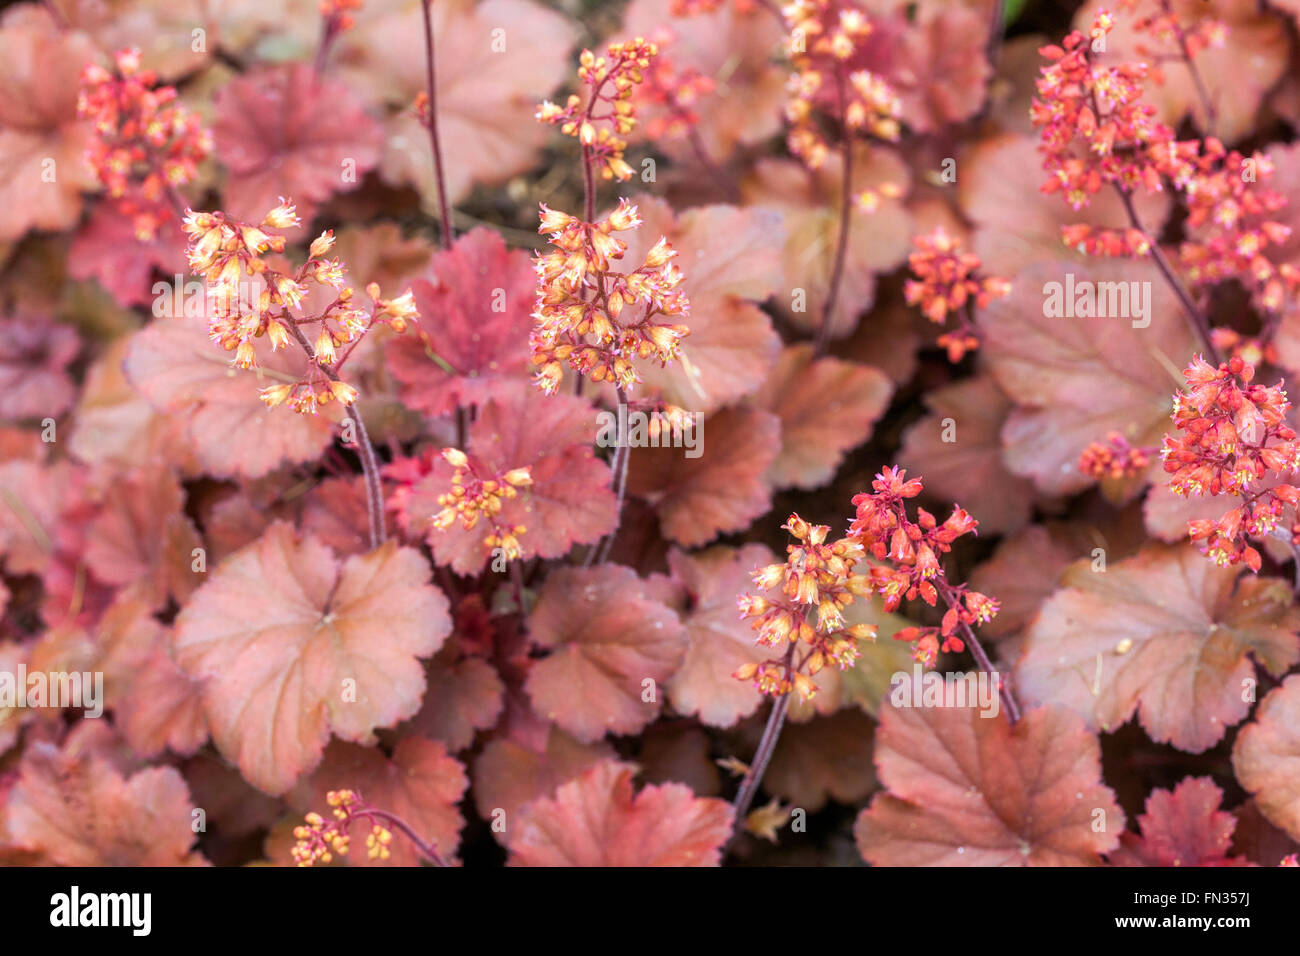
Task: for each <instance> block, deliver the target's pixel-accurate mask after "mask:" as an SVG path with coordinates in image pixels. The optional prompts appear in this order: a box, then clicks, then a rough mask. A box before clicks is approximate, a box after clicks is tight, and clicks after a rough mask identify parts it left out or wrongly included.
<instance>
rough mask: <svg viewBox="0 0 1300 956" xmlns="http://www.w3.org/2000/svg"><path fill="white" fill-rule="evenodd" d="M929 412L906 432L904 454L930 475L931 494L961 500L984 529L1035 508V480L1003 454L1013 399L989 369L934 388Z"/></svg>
mask: <svg viewBox="0 0 1300 956" xmlns="http://www.w3.org/2000/svg"><path fill="white" fill-rule="evenodd" d="M925 404H926V406H927V407H928V408H929V409H930V414H928V415H926V416H925V417H924V418H922V419H920V420H919V421H917V422H916V424H914V425H912V426H911V427H910V428H909V429H908V430H907V431H906V432H905V433H904V435H903V447H902V450H901V451H900V452H899V455H898V457H899V460H900V461H901V462H902V463H903V464H904V465H906V466H907V468H908V470H909V471H911V472H912V473H914V474H917V475H921V476H923V477H924V478H925V488H926V491H928V492H929V493H930V494H931V496H932V497H934V498H936V499H940V500H943V501H956V502H960V503H961V505H962V506H963V507H964V508H965V509H966V510H967V511H969V512H970V513H971V514H973V515H975V517H976V518H978V519H979V523H980V531H981V532H988V533H993V534H996V533H1002V532H1007V531H1014V530H1016V529H1017V528H1019V527H1020V526H1021V525H1023V524H1024V523H1025V521H1027V520H1028V518H1029V515H1030V512H1031V511H1032V510H1033V498H1034V486H1033V484H1032V483H1031V482H1029V481H1027V480H1025V479H1024V478H1019V477H1017V476H1015V475H1013V474H1011V473H1010V472H1009V471H1007V466H1006V464H1005V463H1004V462H1003V459H1002V440H1001V435H1000V433H1001V430H1002V425H1003V423H1004V422H1005V421H1006V418H1007V414H1008V412H1010V410H1011V407H1012V403H1011V402H1010V400H1008V399H1007V397H1006V396H1005V395H1004V394H1003V393H1002V390H1001V389H999V388H998V386H997V383H996V382H995V381H993V379H992V378H991V377H989V376H987V375H980V376H978V377H976V378H971V379H964V380H962V381H960V382H955V383H953V384H952V385H946V386H944V387H943V388H938V389H935V390H934V391H932V392H930V394H929V395H927V396H926V397H925Z"/></svg>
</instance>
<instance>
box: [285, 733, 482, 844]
mask: <svg viewBox="0 0 1300 956" xmlns="http://www.w3.org/2000/svg"><path fill="white" fill-rule="evenodd" d="M467 786H469V779H468V778H467V777H466V776H465V768H464V767H462V766H461V764H460V761H458V760H457V759H456V758H455V757H450V756H448V755H447V748H446V746H444V745H443V744H442V742H441V741H435V740H426V739H425V738H423V737H418V736H410V737H403V738H402V739H401V740H399V741H398V742H397V745H396V746H395V747H394V748H393V755H392V756H391V757H386V756H385V755H384V753H383V752H382V751H380V750H377V749H376V748H374V747H358V746H357V745H356V744H348V743H343V742H342V741H339V740H336V741H334V742H333V743H331V744H330V745H329V748H328V749H327V750H326V751H325V757H324V759H323V760H322V761H321V765H320V766H319V767H317V768H316V770H315V772H314V773H312V775H311V776H310V777H309V778H308V779H306V780H304V781H303V782H302V783H300V784H299V785H298V786H297V787H296V788H295V789H294V791H293V793H292V794H291V795H290V797H289V803H290V805H291V806H293V807H295V808H297V809H298V810H301V811H302V812H304V813H306V812H308V811H311V810H314V811H316V812H317V813H320V814H322V815H323V814H324V813H325V810H326V802H325V795H326V794H327V793H329V792H330V791H331V790H355V791H357V792H358V793H359V794H360V795H361V796H362V797H363V798H364V799H365V801H366V802H367V803H369V804H371V805H373V806H374V807H376V808H378V809H380V810H385V811H387V812H388V813H393V814H396V815H397V816H399V817H401V818H402V819H403V820H405V821H406V822H407V823H408V824H410V826H411V827H412V829H414V830H415V832H416V833H418V834H419V835H420V837H421V839H423V840H425V841H426V842H431V843H433V844H434V847H435V849H436V850H437V851H438V854H439V856H441V857H442V858H443V859H445V860H450V859H451V858H452V857H454V856H455V854H456V848H457V847H458V846H459V845H460V830H461V827H463V826H464V825H465V821H464V820H463V819H462V818H461V815H460V810H459V809H458V807H457V805H458V804H459V803H460V798H461V797H462V796H463V795H464V793H465V788H466V787H467ZM389 829H390V830H394V829H395V828H394V827H392V826H389ZM367 834H368V830H367V829H366V828H364V827H362V826H357V827H354V828H353V830H352V833H351V836H352V848H351V851H350V852H349V853H348V856H347V860H348V862H349V863H351V864H352V865H354V866H416V865H417V864H418V863H419V862H420V860H421V859H422V858H421V857H420V856H419V855H418V854H417V853H416V851H415V849H414V848H413V847H412V846H411V844H410V842H409V841H408V840H407V839H406V837H405V836H403V835H402V834H401V833H398V832H394V833H393V842H392V843H391V844H390V846H389V850H390V851H391V853H392V856H391V857H389V859H387V860H383V861H379V860H370V859H368V858H367V857H366V854H365V852H364V850H365V838H366V836H367Z"/></svg>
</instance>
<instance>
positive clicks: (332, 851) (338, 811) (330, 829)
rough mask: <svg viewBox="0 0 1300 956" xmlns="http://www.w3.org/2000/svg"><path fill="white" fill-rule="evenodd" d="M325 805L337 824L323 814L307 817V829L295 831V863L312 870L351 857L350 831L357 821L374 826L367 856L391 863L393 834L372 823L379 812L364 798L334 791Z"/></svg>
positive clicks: (326, 798) (350, 793)
mask: <svg viewBox="0 0 1300 956" xmlns="http://www.w3.org/2000/svg"><path fill="white" fill-rule="evenodd" d="M325 802H326V803H328V804H329V805H330V807H332V808H333V811H334V812H333V816H334V819H333V820H326V819H325V818H324V817H322V816H321V815H320V814H319V813H309V814H307V816H306V817H304V819H305V820H306V823H307V825H306V826H297V827H294V829H293V836H294V839H295V840H296V841H297V842H296V843H295V844H294V845H293V848H292V850H290V853H292V855H293V859H294V862H295V863H297V864H298V865H299V866H312V865H313V864H316V863H330V862H332V861H333V860H334V857H336V856H338V857H344V856H347V855H348V850H349V848H350V847H349V844H350V841H351V838H350V837H349V836H348V828H349V827H350V826H351V825H352V824H353V823H354V822H356V821H362V822H370V823H371V826H370V833H368V834H367V835H366V856H368V857H369V858H370V859H372V860H386V859H388V857H389V849H388V847H389V844H391V843H392V842H393V833H392V831H391V830H389V829H388V828H387V827H384V826H381V825H380V824H379V823H375V822H373V821H372V816H373V815H374V813H375V809H374V807H372V806H370V805H369V804H368V803H366V802H365V801H364V800H362V799H361V795H360V794H358V793H355V792H353V791H351V790H331V791H330V792H329V793H327V794H326V795H325Z"/></svg>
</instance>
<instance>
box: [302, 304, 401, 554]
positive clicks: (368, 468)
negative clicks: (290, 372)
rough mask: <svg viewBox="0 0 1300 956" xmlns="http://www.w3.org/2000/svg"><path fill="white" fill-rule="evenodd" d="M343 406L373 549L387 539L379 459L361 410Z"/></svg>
mask: <svg viewBox="0 0 1300 956" xmlns="http://www.w3.org/2000/svg"><path fill="white" fill-rule="evenodd" d="M286 325H287V327H288V329H289V331H291V332H292V333H293V335H294V338H296V339H297V340H298V344H299V345H300V346H302V350H303V351H304V352H306V353H307V357H308V358H309V359H311V361H313V362H316V350H315V349H313V348H312V347H311V343H310V342H308V341H307V336H305V335H304V334H303V331H302V329H300V328H299V327H298V325H297V324H296V323H293V322H288V323H286ZM316 365H317V367H318V368H319V369H320V370H321V371H322V372H323V373H324V374H325V375H326V377H328V378H329V379H330V381H334V382H337V381H338V378H339V373H338V371H337V370H336V369H335V368H332V367H331V366H329V365H322V364H320V363H319V362H317V363H316ZM345 407H346V408H347V412H346V414H347V416H348V419H349V420H350V421H351V422H352V426H353V428H354V429H355V430H356V440H357V457H358V458H360V459H361V471H362V472H363V473H364V475H365V479H366V514H367V516H368V518H369V520H370V548H371V550H374V549H375V548H378V547H379V546H380V545H382V544H383V543H384V542H385V541H387V540H388V529H387V528H386V527H385V526H384V486H383V483H382V482H381V480H380V477H379V459H378V458H377V457H376V455H375V446H374V445H372V444H371V443H370V435H369V434H368V433H367V432H366V423H365V422H364V421H362V420H361V413H360V412H358V411H357V409H356V406H354V405H347V406H345Z"/></svg>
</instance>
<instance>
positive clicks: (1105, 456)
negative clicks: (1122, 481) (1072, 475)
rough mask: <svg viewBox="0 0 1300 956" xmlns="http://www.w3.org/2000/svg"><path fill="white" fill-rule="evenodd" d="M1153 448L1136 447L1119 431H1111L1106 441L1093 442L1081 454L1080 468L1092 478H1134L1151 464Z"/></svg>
mask: <svg viewBox="0 0 1300 956" xmlns="http://www.w3.org/2000/svg"><path fill="white" fill-rule="evenodd" d="M1150 451H1151V449H1147V448H1136V447H1134V446H1133V445H1131V444H1129V441H1128V439H1127V438H1125V437H1124V436H1123V435H1121V434H1120V433H1119V432H1109V433H1108V434H1107V435H1106V442H1105V444H1103V443H1102V442H1097V441H1095V442H1093V443H1092V444H1091V445H1089V446H1088V447H1087V448H1085V449H1084V450H1083V453H1082V454H1080V455H1079V470H1080V471H1081V472H1083V473H1084V474H1085V475H1088V476H1089V477H1091V478H1096V479H1097V480H1098V481H1102V480H1104V479H1107V478H1116V479H1118V478H1134V477H1136V476H1138V475H1141V474H1143V473H1144V472H1145V471H1146V470H1147V466H1148V465H1149V464H1151V459H1150V457H1149V452H1150Z"/></svg>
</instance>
